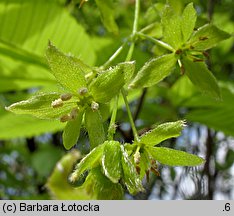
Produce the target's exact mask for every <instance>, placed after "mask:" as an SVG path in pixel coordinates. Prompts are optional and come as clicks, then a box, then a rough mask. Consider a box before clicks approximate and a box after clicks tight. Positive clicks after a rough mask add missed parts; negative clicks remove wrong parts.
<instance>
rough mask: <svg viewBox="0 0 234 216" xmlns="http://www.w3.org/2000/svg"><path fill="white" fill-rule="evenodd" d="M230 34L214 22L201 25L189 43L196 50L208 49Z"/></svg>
mask: <svg viewBox="0 0 234 216" xmlns="http://www.w3.org/2000/svg"><path fill="white" fill-rule="evenodd" d="M229 37H230V35H229V34H228V33H227V32H224V31H222V30H220V29H219V28H217V27H216V26H214V25H212V24H207V25H204V26H202V27H200V28H199V29H198V30H197V31H196V32H195V33H194V34H193V35H192V37H191V38H190V40H189V44H190V45H191V46H192V47H194V49H196V50H208V49H210V48H212V47H214V46H215V45H216V44H217V43H219V42H221V41H223V40H226V39H227V38H229Z"/></svg>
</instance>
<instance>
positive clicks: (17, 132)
mask: <svg viewBox="0 0 234 216" xmlns="http://www.w3.org/2000/svg"><path fill="white" fill-rule="evenodd" d="M0 116H1V117H0V131H1V133H0V139H1V140H8V139H15V138H22V137H33V136H38V135H41V134H44V133H54V132H57V131H60V130H62V129H63V128H64V124H62V123H60V122H58V121H51V120H41V119H36V118H33V117H31V116H25V115H14V114H12V113H9V112H5V111H3V112H0Z"/></svg>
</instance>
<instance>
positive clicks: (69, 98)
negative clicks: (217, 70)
mask: <svg viewBox="0 0 234 216" xmlns="http://www.w3.org/2000/svg"><path fill="white" fill-rule="evenodd" d="M46 57H47V60H48V63H49V66H50V68H51V73H52V74H53V75H54V76H55V78H56V80H57V81H58V83H59V84H60V85H61V86H62V87H63V92H52V93H42V94H37V95H35V96H33V97H32V98H30V99H28V100H25V101H20V102H18V103H14V104H12V105H11V106H9V107H6V109H7V110H9V111H11V112H14V113H16V114H30V115H32V116H35V117H37V118H41V119H57V120H60V121H61V122H66V126H65V128H64V132H63V144H64V147H65V148H66V149H70V148H71V147H72V146H74V145H75V144H76V142H77V139H78V138H79V134H80V127H81V125H82V122H83V119H84V121H85V126H86V128H87V130H88V133H89V138H90V144H91V148H94V147H95V146H97V145H99V144H101V143H103V142H104V141H105V133H104V129H103V124H102V123H103V119H102V116H103V115H102V111H103V110H104V109H105V108H106V106H107V104H108V103H109V102H110V100H111V99H112V98H113V97H114V96H115V95H116V94H118V93H119V91H120V89H121V88H122V87H123V86H124V85H125V84H126V83H127V82H128V81H129V80H130V78H131V77H132V75H133V72H134V68H135V63H134V62H125V63H120V64H118V65H116V66H115V67H112V68H110V69H107V70H99V69H98V68H93V67H90V66H88V65H86V64H85V63H83V62H82V61H81V60H80V59H77V58H75V57H73V56H71V55H65V54H63V53H62V52H60V51H59V50H58V49H57V48H56V47H55V46H53V45H52V44H51V43H49V45H48V49H47V51H46Z"/></svg>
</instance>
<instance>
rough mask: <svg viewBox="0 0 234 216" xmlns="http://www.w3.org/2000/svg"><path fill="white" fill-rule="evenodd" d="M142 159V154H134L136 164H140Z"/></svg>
mask: <svg viewBox="0 0 234 216" xmlns="http://www.w3.org/2000/svg"><path fill="white" fill-rule="evenodd" d="M140 159H141V154H140V152H136V153H135V154H134V162H135V164H139V163H140Z"/></svg>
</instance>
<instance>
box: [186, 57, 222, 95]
mask: <svg viewBox="0 0 234 216" xmlns="http://www.w3.org/2000/svg"><path fill="white" fill-rule="evenodd" d="M182 63H183V65H184V68H185V74H186V75H187V76H188V78H189V79H190V80H191V82H192V83H193V84H194V85H195V86H196V87H197V88H198V89H199V90H200V91H202V92H204V93H205V94H207V95H209V96H211V97H214V98H217V99H220V97H221V95H220V89H219V86H218V83H217V81H216V79H215V77H214V76H213V74H212V73H211V72H210V71H209V70H208V69H207V66H206V65H205V63H204V62H193V61H192V60H190V59H188V58H184V59H182Z"/></svg>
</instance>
